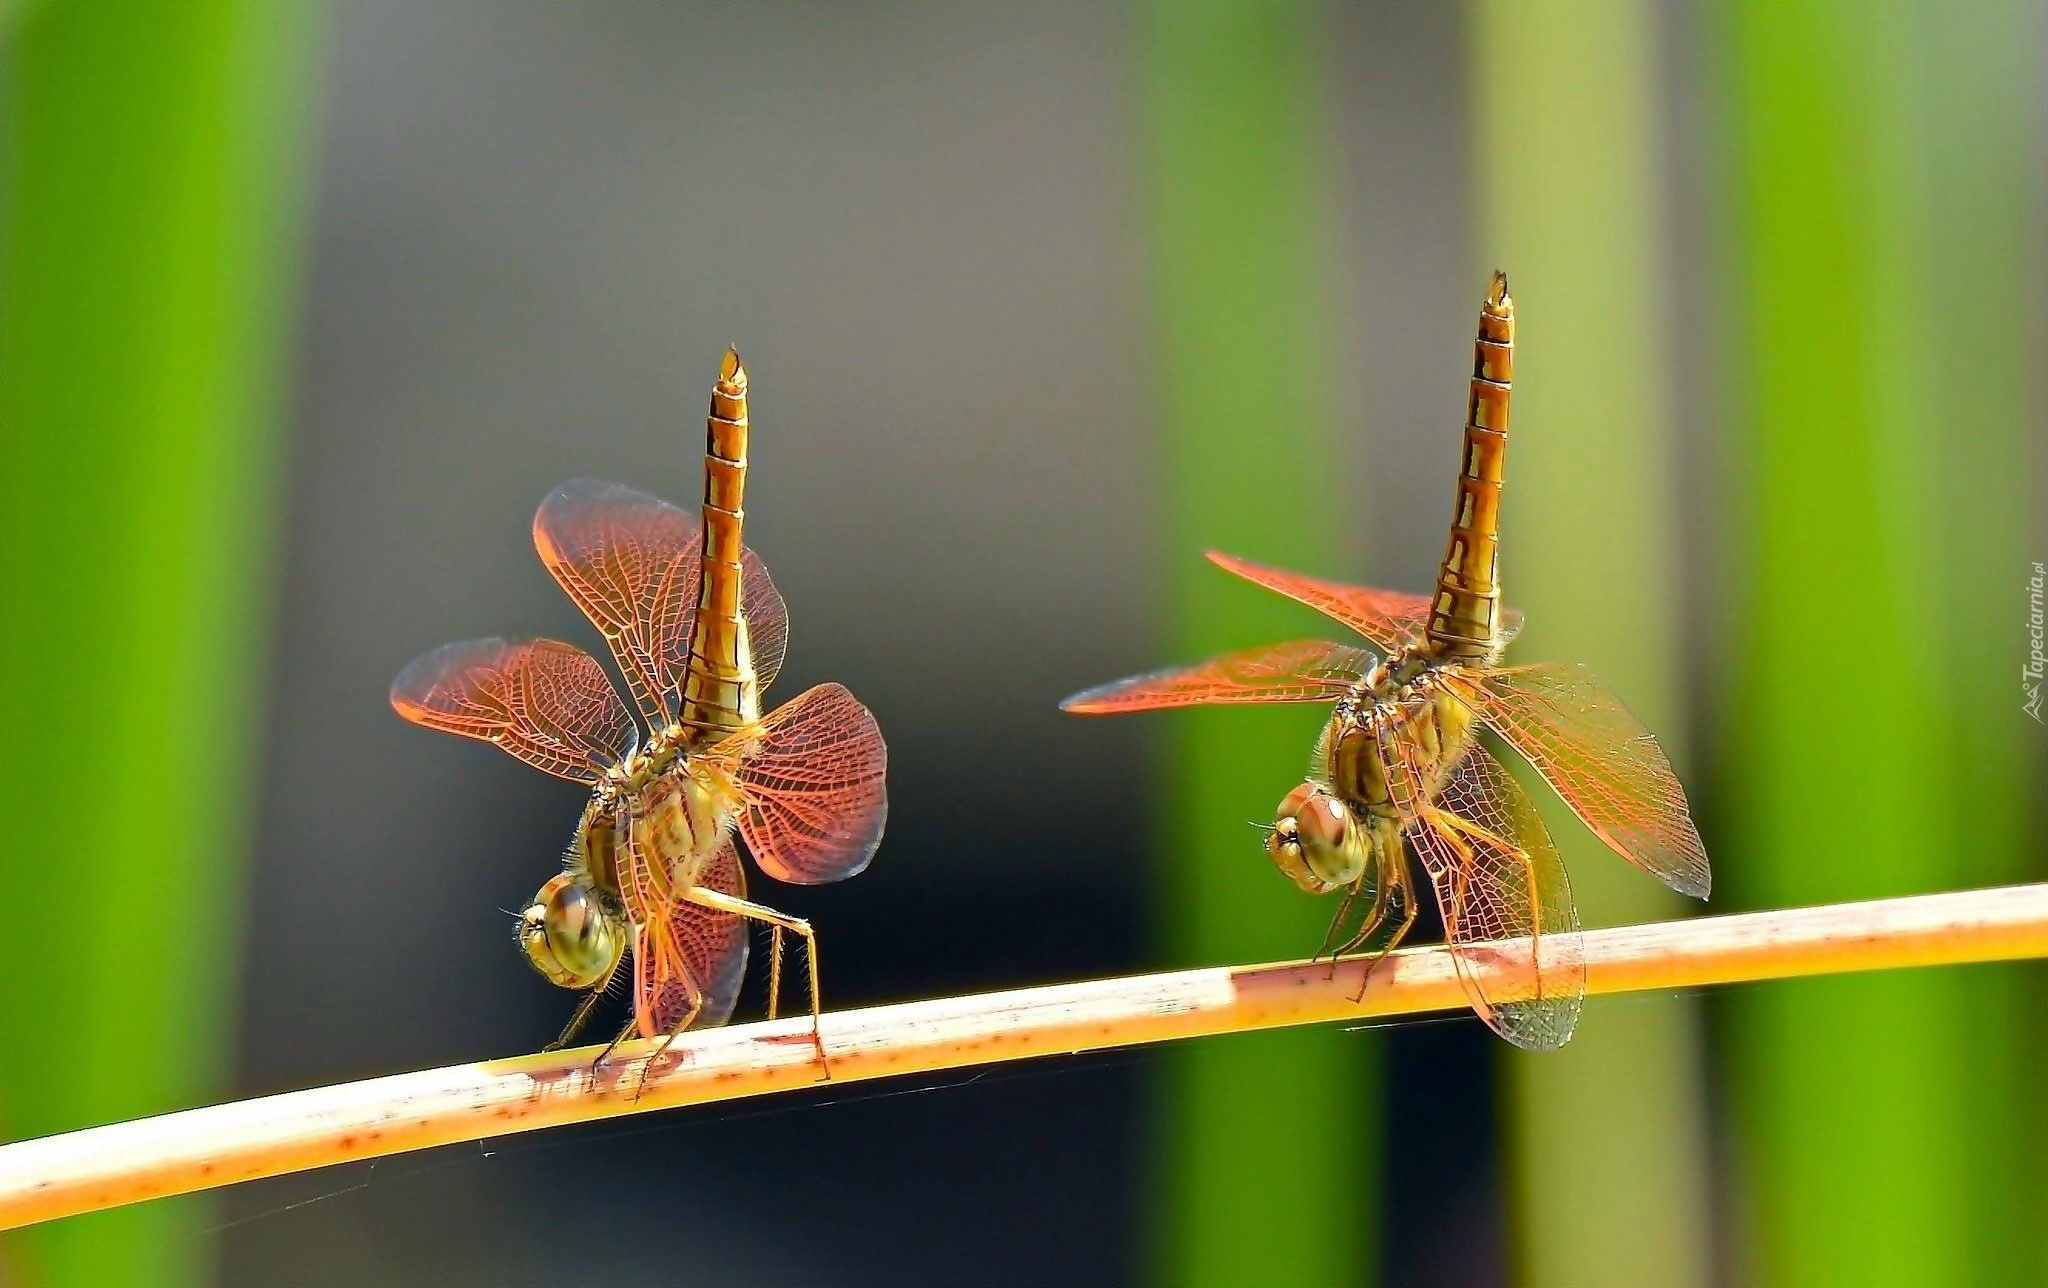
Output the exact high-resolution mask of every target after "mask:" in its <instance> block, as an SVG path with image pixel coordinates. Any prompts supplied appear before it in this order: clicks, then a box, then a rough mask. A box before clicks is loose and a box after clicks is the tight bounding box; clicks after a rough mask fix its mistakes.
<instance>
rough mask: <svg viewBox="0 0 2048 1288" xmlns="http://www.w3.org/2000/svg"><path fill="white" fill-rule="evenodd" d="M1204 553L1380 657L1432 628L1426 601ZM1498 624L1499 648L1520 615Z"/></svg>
mask: <svg viewBox="0 0 2048 1288" xmlns="http://www.w3.org/2000/svg"><path fill="white" fill-rule="evenodd" d="M1206 553H1207V555H1208V558H1209V562H1210V563H1212V564H1215V565H1216V566H1217V567H1218V568H1221V569H1223V570H1224V571H1225V572H1232V573H1236V574H1237V575H1238V576H1240V577H1242V578H1244V579H1245V580H1246V581H1248V582H1251V583H1252V584H1253V585H1255V586H1264V587H1265V588H1266V589H1267V590H1272V591H1278V592H1279V593H1280V594H1282V595H1285V596H1287V597H1288V598H1289V599H1291V600H1294V601H1295V602H1297V603H1302V604H1307V605H1308V606H1309V607H1310V608H1313V609H1315V610H1316V611H1317V612H1319V613H1323V614H1325V615H1326V616H1329V617H1334V618H1336V619H1337V620H1338V621H1340V622H1342V623H1344V624H1345V625H1346V626H1349V627H1350V628H1351V629H1352V630H1354V631H1357V632H1358V633H1359V634H1360V635H1363V636H1365V637H1366V638H1367V639H1369V640H1371V641H1372V642H1373V643H1374V644H1375V645H1377V646H1378V647H1379V649H1380V650H1381V651H1382V652H1386V653H1392V652H1394V651H1395V650H1396V649H1399V648H1400V647H1402V646H1403V645H1405V644H1412V643H1414V642H1416V641H1417V640H1420V639H1421V638H1422V632H1423V627H1424V626H1426V625H1427V624H1428V622H1429V596H1427V595H1408V594H1403V593H1402V592H1400V591H1398V590H1372V589H1368V588H1367V587H1364V586H1346V585H1343V584H1341V583H1339V582H1334V581H1324V580H1322V579H1321V578H1320V577H1309V576H1305V575H1303V574H1301V573H1298V572H1286V571H1284V570H1282V569H1279V568H1269V567H1267V566H1266V565H1264V564H1256V563H1253V562H1252V561H1251V560H1249V559H1239V558H1238V557H1237V556H1235V555H1226V554H1223V553H1222V552H1220V551H1216V550H1210V551H1207V552H1206ZM1500 623H1501V642H1502V643H1506V642H1507V641H1509V640H1511V639H1513V638H1514V637H1515V633H1516V632H1518V631H1520V630H1521V629H1522V615H1521V613H1519V612H1517V611H1516V610H1514V609H1512V608H1504V609H1502V610H1501V614H1500Z"/></svg>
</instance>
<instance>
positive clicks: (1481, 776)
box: [1407, 743, 1586, 1051]
mask: <svg viewBox="0 0 2048 1288" xmlns="http://www.w3.org/2000/svg"><path fill="white" fill-rule="evenodd" d="M1407 836H1408V839H1409V841H1410V843H1411V844H1413V846H1414V847H1415V851H1416V854H1417V856H1418V857H1419V858H1420V859H1421V860H1422V866H1423V868H1424V870H1425V871H1427V872H1428V873H1429V879H1430V883H1431V885H1433V886H1434V887H1435V888H1436V898H1437V907H1438V909H1439V910H1440V911H1441V912H1442V914H1443V921H1444V931H1445V938H1446V940H1447V941H1448V942H1449V944H1450V947H1451V954H1452V959H1453V961H1454V962H1455V963H1456V965H1457V968H1458V978H1459V981H1460V982H1461V983H1462V984H1463V985H1464V986H1465V992H1466V995H1467V996H1468V997H1470V998H1471V1000H1472V1009H1473V1010H1475V1011H1476V1012H1478V1014H1479V1017H1480V1018H1481V1019H1483V1020H1485V1021H1486V1023H1487V1025H1488V1026H1489V1027H1491V1028H1492V1029H1493V1030H1494V1032H1496V1033H1498V1034H1500V1035H1501V1036H1502V1037H1503V1038H1506V1039H1507V1040H1508V1041H1510V1042H1512V1043H1514V1044H1515V1045H1516V1046H1519V1047H1526V1048H1528V1049H1530V1050H1533V1051H1549V1050H1554V1049H1556V1048H1558V1047H1561V1046H1563V1045H1564V1044H1565V1042H1566V1041H1567V1040H1569V1039H1570V1037H1571V1035H1572V1029H1573V1028H1574V1027H1575V1026H1576V1025H1577V1024H1578V1018H1579V1008H1580V1006H1581V1004H1582V1002H1583V1001H1584V998H1585V993H1586V964H1585V948H1584V944H1583V942H1582V941H1581V939H1580V935H1579V918H1578V911H1577V909H1576V908H1575V907H1574V906H1573V903H1572V892H1571V882H1570V879H1569V878H1568V877H1566V875H1565V870H1564V862H1563V860H1562V859H1560V858H1559V857H1558V853H1557V847H1556V846H1555V845H1553V844H1552V843H1551V839H1550V832H1549V829H1547V828H1546V827H1544V825H1543V820H1542V818H1541V817H1539V816H1538V814H1537V813H1536V807H1535V805H1534V804H1533V803H1532V802H1531V801H1530V800H1529V796H1528V793H1526V792H1524V791H1523V790H1522V787H1521V785H1520V784H1519V783H1517V782H1516V781H1515V780H1514V778H1513V777H1512V776H1510V775H1509V774H1508V772H1507V770H1506V769H1504V768H1503V767H1502V766H1501V764H1500V762H1499V761H1498V760H1495V759H1494V758H1493V756H1492V755H1491V754H1490V753H1489V752H1488V751H1487V750H1486V748H1485V747H1483V746H1480V745H1478V744H1476V743H1475V744H1473V746H1472V748H1471V750H1470V751H1468V752H1467V753H1466V756H1465V758H1464V760H1463V761H1462V762H1460V764H1459V766H1458V768H1457V770H1456V771H1455V772H1454V773H1453V774H1452V775H1451V777H1450V780H1449V781H1448V782H1447V783H1445V785H1444V788H1443V790H1442V791H1441V792H1440V793H1439V794H1438V796H1437V799H1436V800H1435V801H1434V802H1433V803H1428V804H1424V805H1422V806H1421V807H1420V808H1419V809H1418V810H1417V813H1416V817H1415V820H1414V821H1413V822H1412V823H1411V824H1410V825H1409V827H1408V830H1407Z"/></svg>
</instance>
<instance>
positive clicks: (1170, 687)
mask: <svg viewBox="0 0 2048 1288" xmlns="http://www.w3.org/2000/svg"><path fill="white" fill-rule="evenodd" d="M1372 663H1373V656H1372V654H1370V653H1368V652H1366V651H1365V650H1364V649H1362V648H1349V647H1346V646H1345V645H1342V644H1326V643H1324V642H1323V641H1321V640H1296V641H1294V642H1293V643H1291V644H1266V645H1262V646H1260V647H1258V648H1248V649H1245V650H1244V651H1242V652H1238V653H1226V654H1224V655H1223V656H1222V657H1212V658H1210V659H1209V660H1208V661H1206V662H1197V663H1196V664H1195V665H1193V666H1181V667H1170V668H1168V669H1166V670H1164V671H1152V672H1149V673H1147V674H1145V675H1133V676H1130V677H1129V678H1127V679H1122V680H1112V681H1111V682H1110V683H1108V684H1103V685H1097V686H1096V687H1095V688H1092V689H1084V690H1082V691H1081V692H1080V693H1076V694H1075V695H1074V696H1073V697H1071V698H1068V699H1067V700H1066V701H1064V702H1062V703H1060V709H1061V710H1062V711H1072V712H1075V713H1076V714H1079V715H1086V716H1094V715H1111V714H1116V713H1119V712H1124V711H1151V710H1154V709H1156V708H1159V707H1191V706H1198V705H1216V704H1225V703H1246V702H1335V701H1336V700H1337V699H1339V698H1341V697H1343V696H1344V694H1345V693H1346V692H1347V691H1348V690H1349V689H1350V688H1351V686H1352V684H1354V683H1355V682H1356V681H1357V680H1358V677H1359V676H1361V675H1364V674H1365V672H1366V671H1367V670H1368V669H1369V668H1370V667H1371V666H1372Z"/></svg>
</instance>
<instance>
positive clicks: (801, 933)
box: [677, 886, 832, 1078]
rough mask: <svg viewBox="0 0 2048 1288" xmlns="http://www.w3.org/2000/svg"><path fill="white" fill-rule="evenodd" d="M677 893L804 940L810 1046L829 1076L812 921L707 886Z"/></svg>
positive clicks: (829, 1068) (692, 900) (815, 936)
mask: <svg viewBox="0 0 2048 1288" xmlns="http://www.w3.org/2000/svg"><path fill="white" fill-rule="evenodd" d="M677 894H678V895H679V897H681V898H684V899H688V900H689V901H690V902H691V903H694V904H699V905H701V906H703V907H706V908H715V909H717V910H718V911H720V912H730V913H733V914H735V915H737V916H741V917H747V918H750V919H752V920H754V921H761V922H766V923H767V924H768V925H769V926H771V927H773V928H775V929H776V930H778V931H781V930H787V931H788V932H789V933H791V934H792V935H795V936H797V937H798V938H800V939H802V940H803V941H804V958H805V961H806V962H807V963H808V964H809V966H810V968H811V1045H813V1046H815V1047H816V1048H817V1049H818V1064H819V1065H820V1066H821V1067H823V1069H824V1070H825V1076H826V1077H827V1078H830V1077H831V1076H832V1065H831V1063H830V1062H829V1061H828V1060H827V1059H826V1056H825V1034H824V1030H823V1029H822V1028H821V1027H820V1025H819V1020H820V1018H821V1016H822V1011H821V1010H820V1009H819V1001H818V999H819V996H820V991H819V988H818V936H817V933H816V932H815V931H813V930H812V929H811V923H810V922H808V921H805V920H804V919H803V918H801V917H792V916H790V915H789V914H788V913H786V912H777V911H775V909H773V908H770V907H768V906H767V905H766V904H760V903H754V902H752V901H751V900H747V899H742V898H739V897H738V896H737V895H730V894H727V893H725V892H724V891H723V890H713V889H710V888H709V887H707V886H692V887H690V888H689V889H687V890H681V891H678V892H677Z"/></svg>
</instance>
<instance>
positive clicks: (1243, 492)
mask: <svg viewBox="0 0 2048 1288" xmlns="http://www.w3.org/2000/svg"><path fill="white" fill-rule="evenodd" d="M1145 14H1146V25H1145V29H1144V51H1145V56H1146V63H1147V65H1146V69H1145V70H1146V76H1145V89H1146V98H1145V113H1146V116H1145V140H1146V146H1147V156H1148V160H1149V178H1150V185H1149V219H1148V226H1149V228H1150V230H1151V236H1152V255H1153V259H1152V264H1153V270H1154V290H1155V302H1156V309H1157V319H1158V321H1157V330H1156V335H1157V354H1158V362H1159V370H1160V373H1161V383H1160V400H1159V405H1160V408H1161V416H1160V427H1161V443H1160V451H1161V455H1162V456H1163V458H1164V459H1165V461H1166V462H1167V479H1166V489H1165V520H1166V522H1165V535H1166V541H1165V557H1166V576H1167V578H1168V583H1167V584H1168V587H1169V593H1168V596H1167V604H1168V613H1169V615H1170V616H1169V620H1170V623H1171V625H1170V629H1169V631H1168V641H1169V645H1170V649H1169V654H1168V656H1167V657H1162V658H1159V659H1157V661H1158V662H1160V663H1161V664H1164V663H1165V662H1167V661H1169V660H1192V659H1194V658H1197V657H1200V656H1202V655H1204V654H1207V653H1212V652H1215V651H1218V650H1221V649H1225V648H1230V647H1242V646H1244V645H1247V644H1255V643H1258V642H1260V641H1262V640H1275V641H1277V640H1280V639H1285V638H1289V637H1295V636H1302V635H1312V634H1318V633H1321V634H1327V633H1328V631H1329V630H1330V626H1329V623H1327V622H1322V621H1319V620H1317V619H1315V618H1314V617H1313V616H1312V615H1310V614H1308V613H1306V612H1305V610H1302V609H1299V608H1292V607H1289V606H1288V605H1287V604H1286V602H1285V601H1284V600H1282V599H1280V598H1279V597H1277V596H1274V595H1270V594H1267V593H1264V592H1261V591H1259V590H1258V589H1256V588H1255V587H1251V586H1248V585H1244V584H1241V583H1237V582H1234V581H1233V580H1232V579H1231V578H1230V577H1229V576H1227V575H1226V574H1224V573H1223V572H1221V571H1219V570H1217V569H1215V568H1212V567H1210V566H1209V565H1208V564H1207V563H1206V562H1204V561H1203V559H1202V557H1201V552H1202V550H1203V549H1204V548H1205V547H1219V548H1222V549H1225V550H1229V551H1232V552H1234V553H1238V554H1243V555H1246V556H1249V557H1252V558H1257V559H1260V560H1262V561H1269V562H1273V563H1278V564H1281V565H1285V566H1292V567H1297V568H1302V569H1306V570H1314V571H1320V572H1324V573H1328V574H1342V573H1344V572H1346V571H1348V570H1347V568H1346V567H1345V566H1344V564H1343V563H1342V562H1341V561H1338V560H1335V559H1334V558H1333V556H1332V551H1333V550H1334V549H1335V548H1336V545H1337V542H1336V535H1337V533H1338V530H1339V525H1338V522H1337V519H1336V514H1337V509H1336V507H1338V506H1340V505H1345V504H1350V503H1352V502H1353V499H1354V498H1353V497H1352V496H1351V495H1350V493H1349V492H1348V491H1347V490H1345V489H1342V488H1341V487H1339V486H1338V484H1339V482H1340V480H1339V479H1338V478H1337V477H1336V475H1335V472H1334V471H1332V470H1331V469H1330V468H1329V467H1328V465H1327V460H1328V452H1327V450H1326V446H1327V444H1329V443H1330V442H1331V433H1332V430H1331V427H1330V425H1329V416H1330V404H1331V401H1332V400H1331V397H1330V393H1329V390H1330V388H1331V375H1330V372H1329V369H1328V366H1327V361H1328V356H1327V353H1326V351H1325V336H1326V334H1327V331H1328V320H1329V311H1328V310H1329V302H1328V301H1327V300H1325V298H1324V297H1323V295H1322V293H1321V291H1320V289H1319V287H1320V285H1321V283H1322V280H1323V278H1324V276H1325V274H1326V272H1327V269H1326V267H1325V265H1326V258H1325V257H1326V254H1327V246H1328V241H1327V238H1328V230H1327V228H1326V227H1325V225H1324V223H1323V217H1322V215H1323V211H1324V209H1325V206H1324V199H1325V195H1326V194H1325V191H1324V188H1323V157H1324V156H1325V155H1326V152H1327V143H1328V138H1327V131H1326V128H1325V119H1324V115H1323V113H1324V110H1325V107H1324V105H1325V98H1324V92H1323V91H1324V86H1325V67H1324V64H1323V61H1322V58H1321V56H1320V48H1321V45H1322V44H1323V40H1324V29H1323V22H1322V18H1323V15H1322V13H1321V11H1320V9H1319V8H1318V7H1317V6H1315V5H1313V4H1308V3H1285V2H1281V3H1275V2H1271V0H1268V2H1264V3H1259V2H1254V0H1199V2H1196V3H1188V2H1185V0H1155V3H1153V4H1151V5H1148V6H1147V8H1146V10H1145ZM1324 714H1325V713H1323V712H1322V711H1320V710H1316V709H1310V708H1301V707H1283V708H1268V709H1264V710H1248V709H1221V708H1219V709H1214V710H1208V711H1198V712H1192V713H1184V714H1175V715H1168V716H1159V717H1153V718H1154V719H1156V720H1158V721H1160V722H1161V724H1163V725H1164V726H1165V727H1166V732H1167V736H1168V738H1169V739H1170V741H1169V744H1168V751H1167V755H1166V756H1165V758H1164V769H1165V774H1166V779H1165V782H1164V784H1163V791H1162V801H1161V808H1162V810H1163V812H1164V817H1165V826H1164V828H1163V829H1162V832H1161V839H1162V841H1163V843H1164V852H1163V864H1162V867H1161V868H1160V870H1159V872H1158V881H1159V901H1160V902H1159V906H1160V910H1161V916H1162V917H1163V945H1164V948H1165V950H1166V952H1167V954H1168V956H1169V957H1170V958H1171V959H1172V960H1174V961H1176V962H1227V961H1258V960H1264V959H1270V958H1280V957H1298V956H1302V955H1304V954H1306V953H1309V952H1311V951H1313V950H1314V949H1315V947H1316V944H1317V943H1318V942H1319V941H1320V937H1321V934H1322V931H1323V929H1324V928H1325V926H1326V925H1327V923H1328V919H1329V917H1330V915H1331V914H1332V912H1333V911H1334V907H1333V906H1332V905H1330V904H1328V903H1326V902H1324V901H1318V900H1313V899H1310V898H1308V897H1307V896H1305V895H1303V894H1302V893H1300V892H1299V891H1298V890H1296V889H1295V888H1294V886H1293V885H1291V884H1290V883H1289V882H1288V881H1287V880H1286V878H1285V877H1283V876H1282V875H1281V874H1280V873H1279V872H1277V871H1275V870H1274V869H1273V867H1272V865H1271V863H1270V862H1269V861H1268V860H1267V859H1266V857H1265V855H1264V852H1263V849H1262V846H1261V841H1260V837H1259V834H1258V833H1257V832H1256V831H1255V830H1253V829H1252V828H1251V827H1249V826H1247V825H1246V820H1269V819H1271V818H1272V816H1273V810H1274V807H1275V806H1276V805H1277V804H1278V803H1279V800H1280V798H1281V796H1282V795H1284V794H1285V793H1286V792H1287V791H1288V790H1289V789H1290V788H1291V787H1292V786H1293V785H1294V784H1295V783H1296V782H1298V781H1299V780H1300V775H1301V774H1302V773H1304V772H1305V771H1306V769H1307V765H1308V754H1309V750H1310V747H1311V744H1312V743H1313V741H1314V738H1315V730H1316V722H1317V721H1318V720H1319V719H1321V718H1322V716H1323V715H1324ZM1373 1053H1374V1044H1373V1042H1372V1040H1371V1039H1370V1038H1365V1037H1360V1036H1357V1035H1352V1034H1345V1033H1342V1032H1336V1031H1328V1030H1323V1031H1302V1032H1290V1033H1274V1034H1261V1035H1256V1036H1247V1037H1239V1038H1231V1039H1225V1040H1221V1041H1216V1042H1205V1043H1200V1044H1198V1045H1197V1046H1194V1047H1191V1048H1188V1049H1186V1050H1181V1051H1175V1052H1173V1053H1171V1054H1170V1055H1169V1056H1168V1057H1167V1059H1168V1064H1169V1068H1168V1071H1167V1075H1166V1087H1165V1095H1164V1098H1163V1101H1162V1109H1161V1113H1162V1121H1161V1122H1160V1124H1159V1131H1158V1143H1159V1149H1158V1151H1157V1155H1156V1157H1157V1166H1158V1167H1159V1169H1160V1172H1159V1175H1158V1176H1157V1178H1156V1185H1155V1193H1156V1194H1157V1195H1158V1196H1159V1199H1160V1211H1159V1214H1158V1219H1157V1221H1156V1222H1155V1233H1156V1239H1157V1241H1156V1245H1155V1249H1154V1251H1155V1254H1156V1255H1155V1257H1154V1261H1153V1264H1154V1266H1155V1268H1156V1275H1155V1278H1156V1280H1157V1281H1158V1282H1160V1283H1164V1284H1172V1285H1209V1284H1213V1285H1218V1286H1219V1288H1221V1286H1228V1288H1240V1286H1241V1285H1244V1284H1251V1283H1262V1284H1340V1283H1359V1282H1361V1281H1363V1280H1364V1279H1366V1278H1368V1277H1369V1266H1370V1263H1371V1249H1372V1245H1373V1234H1372V1232H1373V1231H1374V1230H1375V1229H1376V1228H1377V1224H1378V1223H1377V1206H1376V1202H1377V1188H1376V1184H1375V1180H1374V1178H1375V1177H1376V1175H1377V1172H1378V1151H1377V1149H1376V1147H1375V1145H1374V1144H1373V1141H1372V1136H1371V1134H1370V1131H1369V1127H1368V1124H1369V1123H1371V1122H1374V1121H1376V1120H1377V1117H1378V1114H1377V1110H1378V1105H1379V1081H1378V1078H1377V1076H1376V1072H1375V1071H1376V1067H1377V1065H1376V1061H1375V1060H1374V1058H1373Z"/></svg>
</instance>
